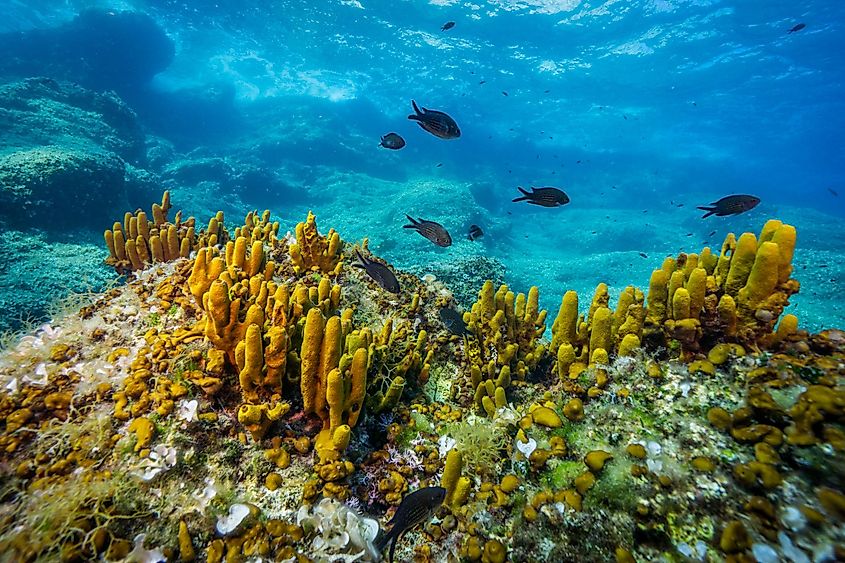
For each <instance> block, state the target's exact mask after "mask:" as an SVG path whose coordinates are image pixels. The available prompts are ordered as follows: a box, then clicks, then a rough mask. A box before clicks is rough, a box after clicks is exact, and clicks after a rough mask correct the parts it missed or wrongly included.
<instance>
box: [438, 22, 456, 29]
mask: <svg viewBox="0 0 845 563" xmlns="http://www.w3.org/2000/svg"><path fill="white" fill-rule="evenodd" d="M453 27H455V22H446V23H444V24H443V26H442V27H441V28H440V31H446V30H447V29H452V28H453Z"/></svg>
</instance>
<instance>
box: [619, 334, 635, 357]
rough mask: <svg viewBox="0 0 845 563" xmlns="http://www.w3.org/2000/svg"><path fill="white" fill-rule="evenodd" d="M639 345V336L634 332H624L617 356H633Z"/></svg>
mask: <svg viewBox="0 0 845 563" xmlns="http://www.w3.org/2000/svg"><path fill="white" fill-rule="evenodd" d="M639 347H640V338H639V337H638V336H637V335H636V334H626V335H625V336H623V337H622V341H621V342H620V343H619V350H618V351H617V355H618V356H633V355H634V352H635V351H636V349H637V348H639Z"/></svg>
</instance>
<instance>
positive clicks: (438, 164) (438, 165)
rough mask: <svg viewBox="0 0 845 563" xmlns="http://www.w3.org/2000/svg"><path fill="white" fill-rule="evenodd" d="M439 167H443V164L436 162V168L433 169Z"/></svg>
mask: <svg viewBox="0 0 845 563" xmlns="http://www.w3.org/2000/svg"><path fill="white" fill-rule="evenodd" d="M441 166H443V163H442V162H438V163H437V166H435V168H440V167H441Z"/></svg>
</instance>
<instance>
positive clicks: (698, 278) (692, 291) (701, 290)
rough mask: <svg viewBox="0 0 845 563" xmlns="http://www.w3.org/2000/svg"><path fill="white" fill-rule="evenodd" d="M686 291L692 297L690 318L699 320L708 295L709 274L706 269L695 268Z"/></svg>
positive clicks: (688, 280)
mask: <svg viewBox="0 0 845 563" xmlns="http://www.w3.org/2000/svg"><path fill="white" fill-rule="evenodd" d="M686 290H687V292H689V297H690V317H692V318H693V319H697V318H699V316H700V315H701V310H702V309H703V308H704V298H705V296H706V293H707V272H706V271H705V269H704V268H695V269H694V270H692V272H690V275H689V279H687V285H686Z"/></svg>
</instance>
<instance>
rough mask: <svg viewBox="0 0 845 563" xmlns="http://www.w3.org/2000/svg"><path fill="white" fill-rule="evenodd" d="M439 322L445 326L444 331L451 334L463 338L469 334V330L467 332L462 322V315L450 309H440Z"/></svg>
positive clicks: (465, 325)
mask: <svg viewBox="0 0 845 563" xmlns="http://www.w3.org/2000/svg"><path fill="white" fill-rule="evenodd" d="M440 320H441V321H443V324H444V325H446V329H447V330H448V331H449V332H451V333H452V334H455V335H457V336H463V335H465V334H469V333H470V332H469V330H467V324H466V323H465V322H464V316H463V314H461V313H459V312H458V311H456V310H454V309H452V308H451V307H445V308H443V309H440Z"/></svg>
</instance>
